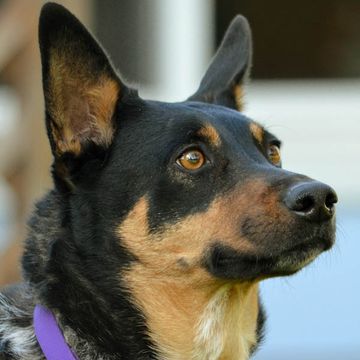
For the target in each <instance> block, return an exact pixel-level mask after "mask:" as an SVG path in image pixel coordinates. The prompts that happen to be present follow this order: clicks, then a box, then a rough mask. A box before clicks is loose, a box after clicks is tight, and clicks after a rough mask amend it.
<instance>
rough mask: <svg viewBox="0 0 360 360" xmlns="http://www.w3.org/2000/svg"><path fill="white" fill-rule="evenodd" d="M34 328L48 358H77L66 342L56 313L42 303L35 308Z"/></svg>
mask: <svg viewBox="0 0 360 360" xmlns="http://www.w3.org/2000/svg"><path fill="white" fill-rule="evenodd" d="M34 329H35V335H36V338H37V341H38V343H39V345H40V347H41V350H42V351H43V353H44V355H45V358H46V359H47V360H77V359H78V358H77V357H76V355H74V353H73V352H72V351H71V349H70V347H69V345H68V344H67V343H66V341H65V338H64V335H63V334H62V332H61V330H60V328H59V325H58V324H57V322H56V319H55V316H54V314H53V313H52V312H51V311H50V310H48V309H47V308H45V307H44V306H42V305H36V306H35V309H34Z"/></svg>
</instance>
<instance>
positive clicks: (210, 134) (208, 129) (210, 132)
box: [197, 125, 221, 147]
mask: <svg viewBox="0 0 360 360" xmlns="http://www.w3.org/2000/svg"><path fill="white" fill-rule="evenodd" d="M197 134H198V135H200V136H204V137H205V138H207V139H208V140H209V141H210V143H211V144H213V145H215V146H217V147H218V146H220V144H221V139H220V135H219V133H218V132H217V131H216V130H215V128H214V127H213V126H211V125H206V126H204V127H202V128H201V129H200V130H199V131H198V132H197Z"/></svg>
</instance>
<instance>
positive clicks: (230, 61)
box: [189, 15, 252, 111]
mask: <svg viewBox="0 0 360 360" xmlns="http://www.w3.org/2000/svg"><path fill="white" fill-rule="evenodd" d="M251 58H252V42H251V30H250V26H249V23H248V21H247V20H246V19H245V18H244V17H243V16H241V15H237V16H236V17H235V18H234V20H233V21H232V22H231V24H230V26H229V28H228V29H227V31H226V34H225V36H224V38H223V40H222V42H221V45H220V47H219V49H218V50H217V52H216V54H215V56H214V58H213V59H212V62H211V64H210V66H209V68H208V70H207V71H206V73H205V75H204V77H203V79H202V81H201V83H200V87H199V89H198V90H197V91H196V93H195V94H194V95H193V96H191V97H190V98H189V100H193V101H203V102H208V103H213V104H218V105H223V106H227V107H230V108H234V109H237V110H239V111H241V110H242V109H243V105H244V104H243V94H244V84H245V82H246V81H247V79H248V76H249V73H250V67H251Z"/></svg>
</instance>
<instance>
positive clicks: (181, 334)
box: [118, 181, 281, 360]
mask: <svg viewBox="0 0 360 360" xmlns="http://www.w3.org/2000/svg"><path fill="white" fill-rule="evenodd" d="M261 199H262V200H261ZM253 201H257V203H259V202H260V203H262V204H263V211H264V212H268V211H271V212H272V215H271V216H272V217H274V216H275V217H280V216H281V214H280V213H279V214H278V215H277V214H276V210H274V209H272V208H273V207H274V206H276V201H277V200H276V199H275V197H274V194H273V193H271V192H267V187H266V185H265V184H263V183H261V181H254V182H252V183H248V184H247V185H245V186H243V187H242V188H241V189H235V190H233V191H231V192H229V193H228V194H226V195H223V196H221V197H219V198H216V199H215V200H214V201H213V202H212V204H210V206H209V208H208V209H207V210H206V211H204V212H199V213H196V214H194V215H189V216H188V217H185V218H184V219H182V220H179V221H178V222H176V223H175V224H172V225H165V226H164V228H162V229H161V230H158V231H157V232H150V231H149V227H148V221H147V214H148V206H149V205H148V201H147V199H146V197H143V198H141V199H140V200H139V201H138V203H137V204H136V205H135V206H134V208H133V210H132V211H130V213H129V214H128V216H127V218H126V219H125V220H124V221H123V222H122V223H121V224H120V226H119V228H118V234H119V237H120V241H121V244H122V246H125V247H126V248H127V249H128V250H129V251H130V252H131V253H133V254H134V255H135V256H136V257H137V259H138V261H137V262H136V263H134V265H132V266H130V267H129V268H128V270H127V271H125V273H122V274H121V276H122V277H123V279H124V283H125V284H126V285H127V286H128V288H129V293H130V294H131V295H132V296H133V300H134V302H135V303H136V304H137V306H138V307H139V308H140V309H141V311H142V312H143V313H144V315H145V319H146V322H147V325H148V328H149V336H150V337H151V338H152V340H153V341H154V343H155V344H156V346H157V347H158V349H159V351H160V352H161V354H162V356H163V359H169V360H171V359H204V360H205V359H223V360H227V359H228V360H230V359H244V360H245V359H247V358H248V354H249V350H250V348H251V346H252V345H254V343H255V341H256V321H257V316H258V300H257V285H256V284H255V283H253V284H241V283H237V282H226V281H220V280H217V279H215V278H214V277H213V276H212V275H211V274H210V273H208V272H207V271H206V270H205V269H204V268H203V266H202V265H201V260H202V258H203V255H204V254H205V253H206V251H208V249H209V247H210V246H211V244H212V242H213V241H214V240H216V239H217V240H219V239H220V240H221V243H222V244H225V245H227V246H230V247H232V248H233V249H234V250H236V251H241V252H245V253H252V254H254V253H255V251H256V249H255V246H254V245H253V244H251V243H250V242H249V241H248V240H247V239H246V238H244V237H243V236H242V235H241V231H240V229H239V224H240V218H241V217H243V216H244V215H251V216H256V215H257V214H256V213H252V212H253V211H254V210H252V207H251V206H249V204H251V203H252V202H253ZM257 208H259V206H257ZM212 316H213V318H212ZM206 319H209V321H210V322H211V321H212V320H211V319H213V320H214V322H213V325H211V326H210V330H209V331H210V332H209V336H207V335H206V333H207V330H206ZM204 324H205V325H204ZM204 329H205V330H204ZM204 334H205V335H204ZM211 334H213V335H214V336H215V335H216V336H217V337H214V336H212V335H211ZM216 341H217V343H218V344H220V345H217V346H215V347H214V344H215V343H216ZM209 354H213V355H211V356H212V357H211V356H210V355H209ZM214 354H215V355H214Z"/></svg>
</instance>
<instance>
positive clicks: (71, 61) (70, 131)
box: [39, 3, 127, 163]
mask: <svg viewBox="0 0 360 360" xmlns="http://www.w3.org/2000/svg"><path fill="white" fill-rule="evenodd" d="M39 42H40V52H41V60H42V67H43V87H44V95H45V107H46V125H47V130H48V134H49V138H50V143H51V148H52V151H53V154H54V157H55V163H56V162H57V161H60V162H61V158H63V157H64V156H65V157H69V156H70V157H74V158H76V157H81V156H82V155H83V153H84V152H86V149H87V148H89V147H91V146H93V145H95V146H97V147H102V148H107V147H108V146H109V145H110V144H111V142H112V139H113V135H114V131H115V123H114V121H113V115H114V111H115V109H116V106H117V103H118V100H119V98H120V97H121V96H122V95H123V94H124V92H126V90H127V89H126V87H125V86H124V85H123V84H122V82H121V81H120V79H119V78H118V76H117V75H116V73H115V71H114V70H113V68H112V66H111V64H110V62H109V60H108V58H107V56H106V55H105V53H104V51H103V49H102V48H101V47H100V45H99V44H98V43H97V42H96V40H95V39H94V38H93V37H92V36H91V35H90V33H89V32H88V31H87V30H86V29H85V27H84V26H83V25H82V24H81V23H80V22H79V20H78V19H77V18H75V16H73V15H72V14H71V13H70V12H69V11H68V10H66V9H65V8H64V7H62V6H61V5H58V4H54V3H47V4H46V5H44V6H43V8H42V11H41V15H40V23H39Z"/></svg>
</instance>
